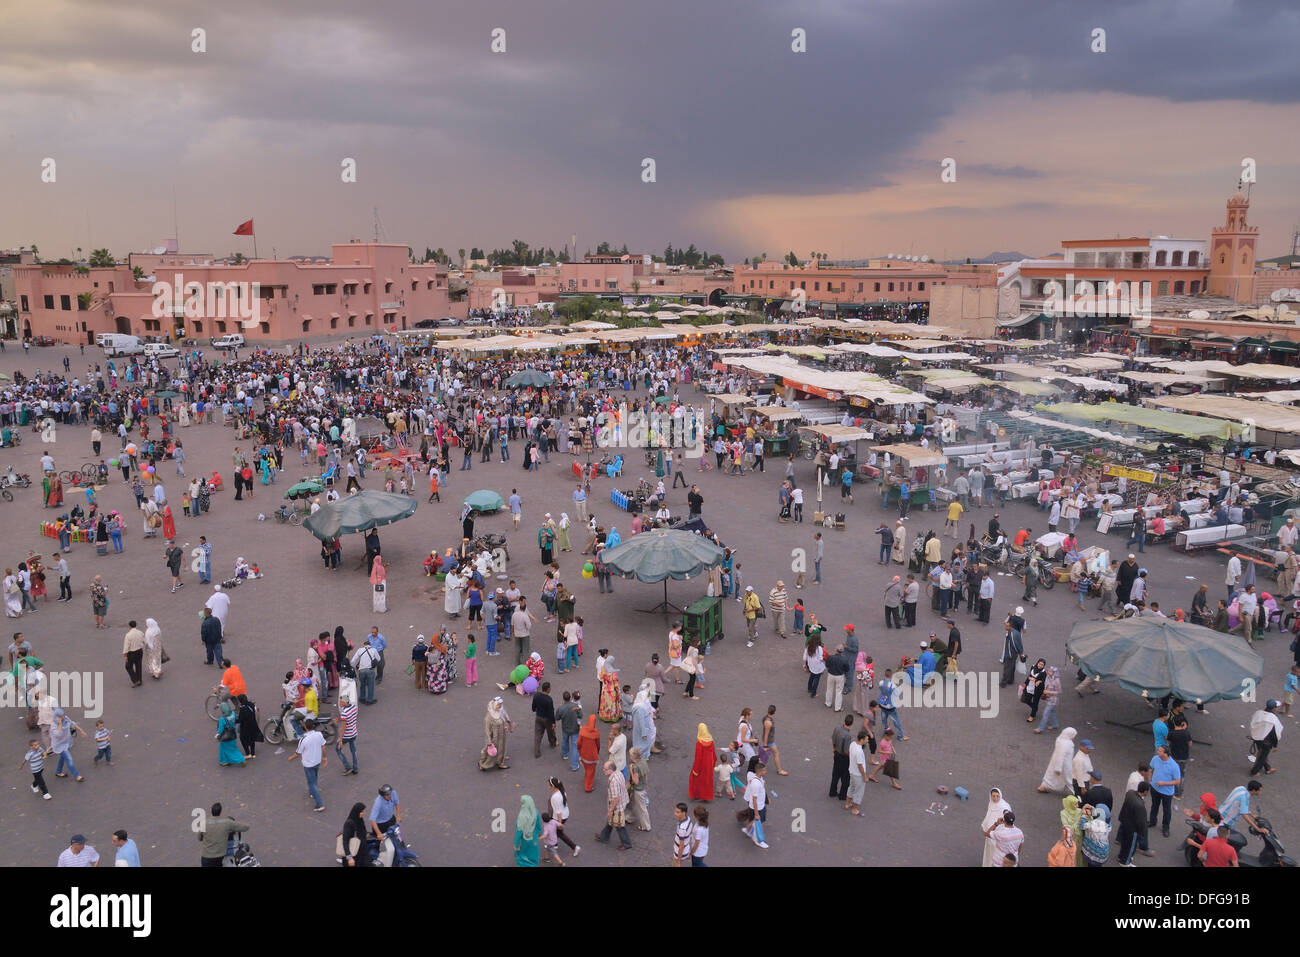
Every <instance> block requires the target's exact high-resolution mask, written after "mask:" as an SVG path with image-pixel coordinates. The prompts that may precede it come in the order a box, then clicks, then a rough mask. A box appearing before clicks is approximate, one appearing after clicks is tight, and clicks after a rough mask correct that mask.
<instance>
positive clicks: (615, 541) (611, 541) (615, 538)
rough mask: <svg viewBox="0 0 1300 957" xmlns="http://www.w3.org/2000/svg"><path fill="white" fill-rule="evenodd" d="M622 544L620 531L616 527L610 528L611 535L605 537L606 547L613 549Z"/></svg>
mask: <svg viewBox="0 0 1300 957" xmlns="http://www.w3.org/2000/svg"><path fill="white" fill-rule="evenodd" d="M622 542H623V537H622V536H621V535H619V533H618V529H617V528H616V527H615V526H613V525H611V526H610V527H609V535H607V536H606V537H605V547H606V548H613V547H614V546H615V545H620V544H622Z"/></svg>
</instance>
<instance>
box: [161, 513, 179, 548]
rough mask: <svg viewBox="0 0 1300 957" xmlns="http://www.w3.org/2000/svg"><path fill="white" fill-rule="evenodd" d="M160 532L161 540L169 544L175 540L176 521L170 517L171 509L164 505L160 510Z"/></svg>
mask: <svg viewBox="0 0 1300 957" xmlns="http://www.w3.org/2000/svg"><path fill="white" fill-rule="evenodd" d="M162 530H163V538H165V539H166V540H167V541H169V542H174V541H175V540H176V519H175V518H173V517H172V507H171V506H170V505H164V506H163V508H162Z"/></svg>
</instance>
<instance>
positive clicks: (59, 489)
mask: <svg viewBox="0 0 1300 957" xmlns="http://www.w3.org/2000/svg"><path fill="white" fill-rule="evenodd" d="M45 505H46V507H47V508H59V507H61V506H62V505H63V479H61V478H59V477H58V476H57V475H55V476H52V477H51V478H50V490H49V492H48V493H46V496H45ZM1287 594H1290V592H1287Z"/></svg>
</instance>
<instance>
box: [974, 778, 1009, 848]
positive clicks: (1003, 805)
mask: <svg viewBox="0 0 1300 957" xmlns="http://www.w3.org/2000/svg"><path fill="white" fill-rule="evenodd" d="M1010 810H1011V805H1010V804H1008V803H1007V802H1006V801H1005V800H1003V798H1002V789H1001V788H993V789H991V790H990V791H989V806H988V810H986V811H985V812H984V820H982V821H981V822H980V832H981V833H983V834H984V860H983V862H982V864H981V866H982V867H1001V866H1002V858H1001V855H999V854H998V851H997V845H995V844H994V843H993V838H991V837H990V836H989V835H988V833H987V832H988V830H989V828H991V827H992V826H993V824H994V822H995V821H1000V820H1002V815H1003V814H1005V813H1007V812H1008V811H1010Z"/></svg>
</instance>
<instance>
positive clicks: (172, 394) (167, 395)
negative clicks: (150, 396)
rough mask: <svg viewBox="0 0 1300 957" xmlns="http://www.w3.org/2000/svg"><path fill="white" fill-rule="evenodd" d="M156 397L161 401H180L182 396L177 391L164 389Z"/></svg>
mask: <svg viewBox="0 0 1300 957" xmlns="http://www.w3.org/2000/svg"><path fill="white" fill-rule="evenodd" d="M154 395H156V396H157V397H158V398H160V399H179V398H180V397H181V394H180V393H179V392H177V391H176V390H175V389H163V390H162V391H161V392H155V393H154Z"/></svg>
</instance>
